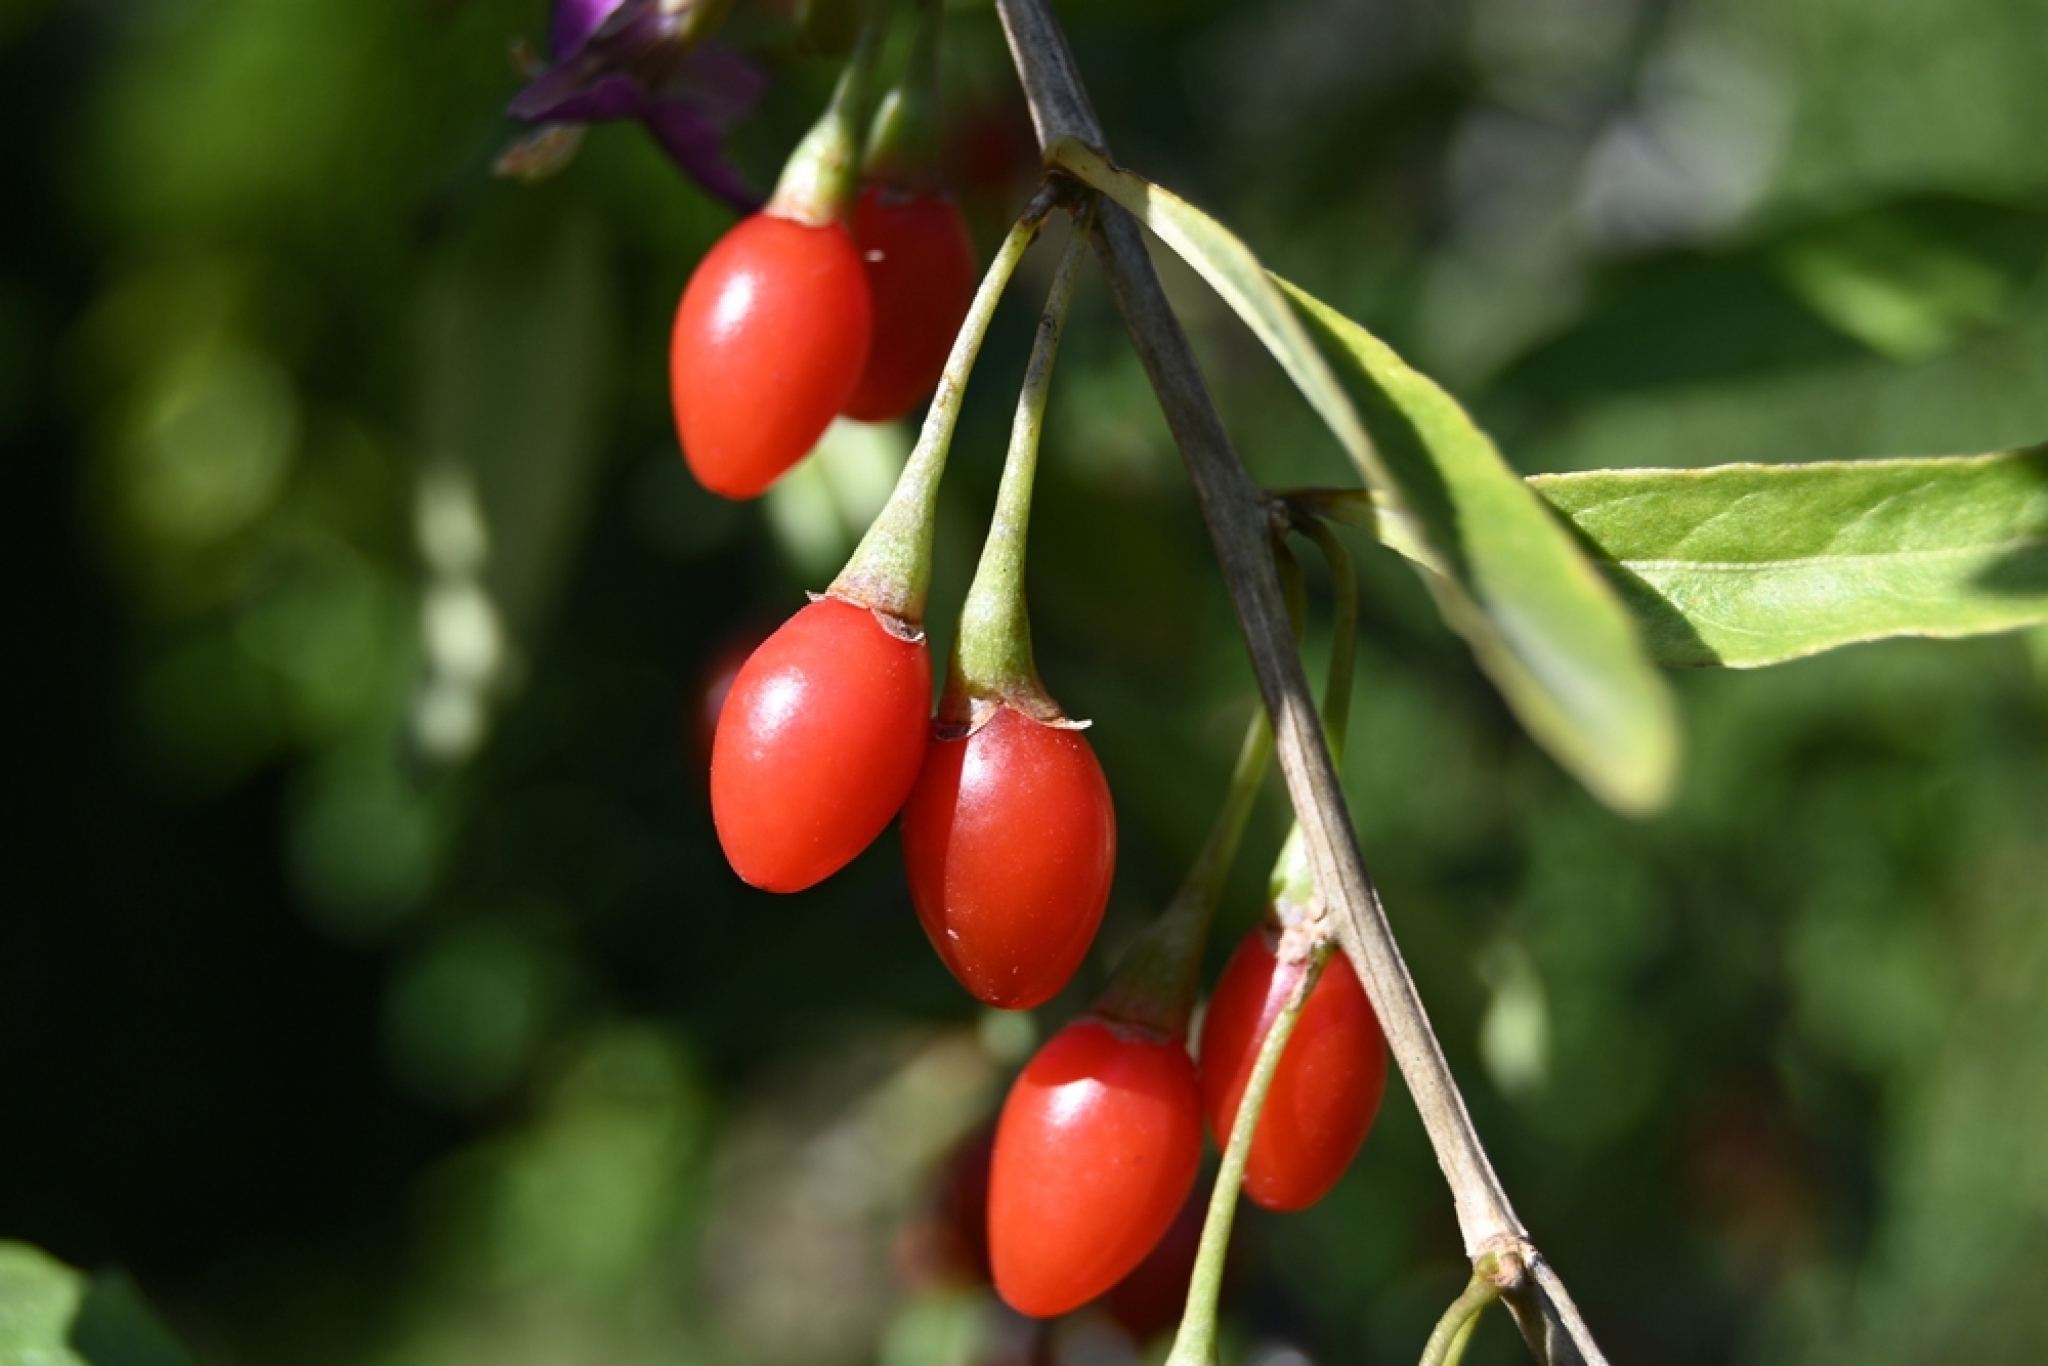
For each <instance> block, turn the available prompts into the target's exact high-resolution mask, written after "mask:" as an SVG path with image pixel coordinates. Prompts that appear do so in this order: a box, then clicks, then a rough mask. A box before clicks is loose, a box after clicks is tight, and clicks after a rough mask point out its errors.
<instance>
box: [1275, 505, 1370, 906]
mask: <svg viewBox="0 0 2048 1366" xmlns="http://www.w3.org/2000/svg"><path fill="white" fill-rule="evenodd" d="M1302 529H1303V530H1304V531H1305V532H1306V534H1307V535H1308V537H1309V539H1310V540H1312V541H1314V542H1315V543H1316V547H1317V549H1319V550H1321V551H1322V552H1323V558H1324V560H1326V561H1327V562H1328V563H1329V566H1330V583H1331V599H1332V600H1331V605H1330V673H1329V677H1328V678H1327V679H1326V680H1325V681H1324V684H1323V734H1324V736H1325V738H1326V739H1327V740H1328V741H1329V745H1330V762H1331V763H1333V764H1341V763H1343V761H1344V737H1345V732H1346V730H1347V729H1348V728H1349V726H1350V723H1351V680H1352V676H1353V672H1354V669H1355V666H1356V662H1357V658H1358V576H1357V573H1356V572H1355V571H1354V570H1353V568H1352V564H1351V553H1350V552H1349V551H1348V550H1346V549H1345V548H1344V542H1343V541H1342V540H1340V539H1339V538H1338V536H1337V533H1336V532H1335V531H1333V530H1331V528H1330V526H1329V524H1328V523H1326V522H1324V521H1322V520H1321V519H1320V518H1315V517H1310V518H1307V519H1306V526H1305V527H1303V528H1302ZM1299 578H1300V569H1299V567H1298V566H1297V567H1296V570H1295V579H1294V580H1292V581H1288V580H1286V579H1284V578H1283V581H1282V587H1283V588H1284V589H1285V590H1286V592H1287V594H1288V610H1289V611H1292V612H1296V613H1299V611H1300V610H1301V609H1300V607H1299V606H1298V605H1297V603H1296V601H1295V596H1294V595H1295V594H1296V593H1298V592H1300V591H1301V586H1300V582H1299ZM1296 620H1297V621H1299V620H1300V618H1299V616H1298V615H1297V617H1296ZM1299 630H1300V628H1299V627H1298V626H1297V627H1296V631H1297V633H1298V632H1299ZM1315 893H1316V885H1315V874H1314V871H1313V870H1312V869H1311V868H1310V866H1309V858H1308V844H1307V841H1306V839H1305V837H1304V836H1303V834H1302V829H1301V822H1299V821H1296V822H1295V823H1294V824H1293V825H1292V826H1290V827H1289V828H1288V831H1287V839H1286V841H1285V842H1284V843H1283V844H1282V845H1281V846H1280V857H1279V858H1277V859H1275V860H1274V861H1273V877H1272V881H1271V883H1270V887H1269V894H1268V895H1269V899H1270V900H1271V902H1272V907H1273V915H1274V917H1275V918H1276V919H1277V920H1278V921H1279V922H1280V925H1281V927H1282V928H1283V929H1285V928H1286V927H1288V926H1290V925H1293V924H1295V923H1297V922H1298V921H1300V920H1303V919H1305V918H1307V917H1308V916H1309V915H1311V914H1314V913H1316V912H1317V910H1318V907H1317V906H1316V903H1315Z"/></svg>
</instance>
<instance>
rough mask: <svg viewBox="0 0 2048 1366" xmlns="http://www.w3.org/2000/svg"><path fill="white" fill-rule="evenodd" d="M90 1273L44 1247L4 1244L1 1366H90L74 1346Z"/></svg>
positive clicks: (0, 1256) (0, 1258)
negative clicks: (75, 1327)
mask: <svg viewBox="0 0 2048 1366" xmlns="http://www.w3.org/2000/svg"><path fill="white" fill-rule="evenodd" d="M84 1298H85V1277H84V1276H82V1275H80V1274H79V1273H78V1272H76V1271H73V1270H72V1269H71V1268H70V1267H68V1266H66V1265H64V1263H62V1262H60V1261H58V1260H57V1259H56V1258H55V1257H52V1256H50V1254H49V1253H47V1252H44V1251H43V1250H42V1249H41V1248H36V1247H31V1246H29V1245H28V1244H27V1243H15V1242H0V1366H86V1363H85V1359H84V1358H83V1357H81V1356H79V1355H78V1354H77V1353H76V1352H74V1351H72V1350H71V1346H70V1343H69V1338H70V1334H71V1321H72V1319H73V1318H75V1317H77V1314H78V1306H79V1302H80V1301H82V1300H83V1299H84Z"/></svg>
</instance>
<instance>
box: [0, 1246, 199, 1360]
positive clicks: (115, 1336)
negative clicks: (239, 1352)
mask: <svg viewBox="0 0 2048 1366" xmlns="http://www.w3.org/2000/svg"><path fill="white" fill-rule="evenodd" d="M0 1366H192V1355H191V1353H189V1352H187V1351H186V1350H185V1347H184V1345H183V1344H182V1343H180V1342H179V1341H178V1339H177V1338H176V1337H175V1336H173V1335H172V1333H171V1331H170V1329H168V1328H166V1327H164V1325H163V1323H162V1321H161V1320H159V1319H158V1318H157V1316H156V1311H155V1310H153V1309H151V1308H150V1307H149V1301H148V1300H147V1299H145V1298H143V1294H142V1291H141V1289H140V1288H139V1287H137V1286H136V1284H135V1281H134V1280H133V1279H132V1278H131V1277H130V1276H129V1275H128V1273H127V1272H125V1271H122V1270H119V1269H118V1268H116V1269H112V1270H107V1271H101V1272H99V1273H97V1274H95V1275H93V1276H91V1277H89V1278H88V1277H87V1276H86V1275H84V1274H83V1273H82V1272H79V1271H76V1270H73V1269H72V1268H71V1267H68V1266H66V1265H64V1263H62V1262H60V1261H58V1260H57V1259H56V1258H55V1257H52V1256H51V1255H50V1254H49V1253H47V1252H45V1251H43V1250H42V1249H41V1248H39V1247H34V1246H31V1245H30V1244H28V1243H17V1242H8V1241H4V1240H0Z"/></svg>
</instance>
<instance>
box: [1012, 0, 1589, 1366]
mask: <svg viewBox="0 0 2048 1366" xmlns="http://www.w3.org/2000/svg"><path fill="white" fill-rule="evenodd" d="M997 11H998V13H999V14H1000V15H1001V17H1002V21H1003V29H1004V32H1005V34H1006V35H1007V36H1008V38H1009V43H1010V51H1011V55H1012V57H1013V58H1014V59H1015V61H1016V65H1017V71H1018V74H1019V77H1020V79H1021V80H1022V82H1023V85H1024V95H1025V99H1026V101H1027V102H1028V103H1029V105H1030V108H1031V117H1032V121H1033V123H1034V125H1035V126H1036V128H1037V131H1038V137H1039V143H1040V145H1041V146H1044V145H1046V144H1049V143H1051V142H1054V141H1057V140H1058V139H1060V138H1062V137H1075V138H1078V139H1080V140H1082V141H1084V142H1086V143H1088V144H1090V145H1091V146H1093V147H1095V148H1097V149H1098V150H1100V151H1102V152H1103V154H1104V155H1105V156H1107V155H1108V154H1109V152H1108V145H1107V141H1106V139H1105V138H1104V136H1103V133H1102V126H1101V124H1100V122H1099V121H1098V120H1097V118H1096V116H1095V110H1094V107H1093V105H1092V104H1091V102H1090V101H1089V99H1088V95H1087V91H1086V89H1085V88H1084V87H1083V85H1082V82H1081V79H1080V75H1079V72H1078V71H1077V69H1076V68H1075V65H1074V59H1073V54H1072V53H1071V51H1070V50H1069V49H1068V47H1067V41H1066V35H1065V33H1064V32H1063V31H1062V30H1061V28H1060V26H1059V22H1058V20H1057V19H1056V18H1054V16H1053V14H1052V12H1051V11H1050V9H1048V8H1047V5H1046V0H997ZM1097 249H1098V251H1099V253H1100V255H1101V257H1102V261H1103V266H1104V269H1105V272H1106V273H1107V275H1108V277H1109V282H1110V289H1111V291H1112V293H1113V294H1114V295H1115V297H1116V301H1117V307H1118V309H1119V310H1120V311H1121V312H1122V314H1123V318H1124V326H1125V328H1126V329H1127V330H1128V331H1129V332H1130V334H1131V340H1132V343H1133V344H1134V345H1135V346H1136V348H1137V351H1138V356H1139V359H1140V360H1141V361H1142V362H1143V364H1144V366H1145V372H1146V374H1147V375H1148V376H1149V377H1150V379H1151V381H1152V387H1153V389H1154V391H1155V392H1156V393H1157V395H1158V398H1159V404H1160V407H1161V409H1162V410H1163V411H1164V413H1165V416H1166V422H1167V426H1168V427H1169V428H1170V429H1171V430H1172V432H1173V436H1174V440H1175V442H1176V443H1177V444H1178V445H1179V447H1180V451H1181V457H1182V459H1183V461H1184V462H1185V463H1186V465H1187V469H1188V474H1189V477H1190V479H1191V480H1192V482H1193V483H1194V486H1195V493H1196V496H1197V498H1198V499H1199V501H1200V503H1201V507H1202V515H1203V517H1204V519H1205V520H1206V521H1207V523H1208V526H1209V534H1210V537H1211V539H1212V540H1213V541H1214V542H1215V546H1216V553H1217V558H1218V559H1219V561H1220V562H1221V564H1222V568H1223V575H1224V580H1225V582H1226V583H1227V584H1228V586H1229V589H1230V595H1231V600H1232V602H1233V603H1234V605H1235V606H1236V609H1237V614H1238V620H1239V623H1240V625H1241V626H1242V628H1243V631H1244V636H1245V643H1246V645H1247V646H1248V647H1249V648H1250V652H1251V657H1252V667H1253V671H1254V673H1255V674H1256V675H1257V677H1258V682H1259V691H1260V692H1261V694H1262V695H1263V696H1264V698H1265V702H1266V709H1267V711H1268V713H1269V714H1270V715H1271V716H1272V718H1273V733H1274V739H1275V743H1276V746H1277V749H1278V753H1279V757H1280V766H1281V771H1282V773H1283V774H1284V775H1285V777H1286V780H1287V791H1288V796H1289V797H1290V799H1291V800H1292V801H1293V803H1294V809H1295V812H1296V815H1297V818H1298V819H1299V820H1300V822H1301V825H1302V829H1303V832H1304V834H1305V836H1306V838H1307V841H1308V848H1309V858H1310V861H1311V863H1312V864H1313V866H1314V868H1315V876H1316V883H1317V885H1318V887H1319V888H1321V889H1322V891H1323V895H1324V900H1325V902H1326V904H1327V907H1328V910H1329V912H1330V913H1331V914H1332V915H1333V916H1334V917H1335V920H1336V928H1337V935H1338V939H1339V942H1340V943H1341V944H1342V945H1343V948H1344V952H1345V954H1346V955H1347V956H1348V957H1349V958H1350V959H1351V962H1352V966H1353V967H1354V968H1356V969H1357V971H1358V975H1359V978H1360V980H1361V981H1362V982H1363V983H1364V985H1365V988H1366V991H1367V993H1368V994H1369V995H1370V996H1371V998H1372V1003H1373V1007H1374V1009H1375V1010H1376V1011H1377V1012H1378V1013H1379V1017H1380V1023H1381V1026H1382V1027H1383V1028H1384V1030H1385V1031H1386V1035H1387V1041H1388V1044H1389V1046H1390V1047H1391V1049H1392V1051H1393V1054H1394V1059H1395V1062H1396V1063H1397V1064H1398V1065H1399V1067H1400V1069H1401V1075H1402V1077H1403V1079H1404V1080H1405V1081H1406V1082H1407V1084H1408V1089H1409V1092H1410V1093H1411V1094H1412V1095H1413V1096H1414V1099H1415V1104H1416V1109H1417V1110H1418V1111H1419V1112H1420V1113H1421V1116H1422V1121H1423V1125H1424V1127H1425V1128H1426V1129H1427V1131H1428V1133H1429V1139H1430V1144H1431V1146H1432V1147H1433V1148H1434V1149H1435V1150H1436V1156H1437V1161H1438V1163H1439V1164H1440V1165H1441V1166H1442V1167H1443V1170H1444V1176H1445V1179H1446V1180H1447V1181H1448V1182H1449V1184H1450V1188H1451V1197H1452V1200H1453V1202H1454V1204H1455V1205H1456V1208H1457V1216H1458V1226H1459V1229H1460V1231H1461V1233H1462V1234H1463V1237H1464V1241H1465V1250H1466V1253H1467V1255H1468V1256H1469V1257H1470V1258H1471V1259H1472V1260H1473V1262H1474V1263H1475V1264H1477V1263H1478V1262H1479V1261H1480V1259H1482V1258H1483V1257H1485V1256H1487V1255H1488V1254H1493V1255H1494V1256H1496V1257H1497V1258H1498V1259H1499V1264H1500V1266H1501V1267H1502V1269H1503V1271H1504V1272H1505V1273H1506V1274H1505V1275H1504V1277H1503V1284H1502V1286H1501V1290H1502V1295H1503V1297H1504V1298H1506V1299H1507V1300H1508V1303H1509V1307H1510V1309H1511V1310H1513V1311H1514V1312H1515V1318H1516V1322H1517V1323H1518V1324H1519V1325H1521V1328H1522V1333H1523V1336H1524V1337H1525V1338H1526V1339H1527V1340H1528V1342H1529V1346H1530V1348H1531V1350H1532V1351H1534V1352H1535V1353H1536V1355H1537V1358H1538V1360H1540V1361H1542V1362H1545V1363H1546V1364H1547V1366H1567V1363H1570V1364H1572V1366H1606V1359H1605V1358H1604V1357H1603V1356H1602V1355H1601V1354H1600V1350H1599V1348H1597V1347H1596V1346H1594V1345H1593V1341H1592V1338H1591V1336H1590V1335H1589V1334H1588V1333H1587V1332H1586V1329H1585V1325H1584V1323H1583V1322H1582V1321H1581V1320H1580V1318H1579V1315H1578V1311H1577V1309H1576V1308H1575V1307H1574V1306H1573V1305H1572V1303H1571V1300H1570V1298H1569V1297H1568V1296H1567V1295H1566V1294H1565V1291H1564V1286H1563V1284H1562V1283H1561V1282H1560V1281H1558V1280H1557V1277H1556V1275H1555V1273H1553V1272H1550V1269H1549V1268H1548V1266H1546V1265H1544V1263H1543V1262H1542V1260H1541V1258H1540V1257H1539V1256H1538V1254H1537V1252H1536V1249H1535V1248H1534V1246H1533V1245H1531V1244H1530V1242H1529V1239H1528V1234H1527V1232H1526V1231H1525V1230H1524V1229H1523V1227H1522V1223H1521V1220H1520V1219H1519V1218H1518V1217H1517V1216H1516V1214H1515V1212H1514V1207H1513V1206H1512V1205H1511V1204H1510V1203H1509V1201H1508V1198H1507V1192H1506V1191H1505V1190H1504V1189H1503V1188H1502V1187H1501V1184H1500V1179H1499V1177H1498V1176H1496V1175H1495V1174H1494V1170H1493V1165H1492V1163H1491V1162H1490V1161H1489V1160H1488V1158H1487V1156H1486V1151H1485V1149H1484V1148H1483V1147H1481V1145H1480V1142H1479V1136H1478V1133H1477V1132H1476V1130H1475V1129H1474V1128H1473V1125H1472V1119H1471V1116H1470V1114H1469V1113H1468V1112H1467V1111H1466V1108H1465V1102H1464V1098H1463V1097H1462V1096H1461V1095H1460V1094H1459V1092H1458V1088H1457V1083H1456V1082H1455V1080H1454V1079H1453V1078H1452V1076H1451V1071H1450V1066H1449V1064H1448V1063H1446V1062H1445V1060H1444V1056H1443V1049H1442V1047H1441V1046H1440V1045H1439V1044H1438V1042H1437V1039H1436V1034H1435V1032H1434V1031H1433V1030H1432V1029H1431V1028H1430V1024H1429V1017H1428V1014H1427V1012H1426V1011H1425V1010H1424V1008H1423V1005H1422V998H1421V996H1420V995H1419V994H1418V993H1417V992H1416V989H1415V983H1414V981H1413V979H1412V978H1411V977H1410V976H1409V974H1408V968H1407V965H1406V964H1405V963H1404V962H1403V961H1402V959H1401V953H1400V949H1399V948H1398V947H1397V946H1396V944H1395V942H1394V936H1393V930H1392V928H1391V927H1390V926H1389V925H1388V923H1387V918H1386V913H1385V911H1384V910H1383V909H1382V908H1381V906H1380V901H1379V896H1378V894H1377V893H1376V892H1375V891H1374V890H1373V886H1372V882H1371V880H1370V879H1369V878H1368V877H1367V875H1366V871H1365V866H1364V863H1363V861H1362V860H1361V859H1360V857H1359V853H1358V846H1357V843H1356V841H1355V840H1354V839H1353V837H1352V833H1351V817H1350V811H1349V809H1348V807H1347V806H1346V804H1345V801H1344V793H1343V790H1342V789H1341V788H1340V787H1339V786H1338V782H1337V774H1336V770H1335V767H1334V765H1333V764H1332V763H1331V761H1330V753H1329V750H1328V748H1327V747H1326V746H1325V745H1324V742H1323V733H1322V726H1321V725H1320V723H1319V722H1318V720H1317V717H1316V708H1315V701H1314V697H1313V695H1312V694H1311V693H1310V691H1309V685H1308V679H1307V676H1306V675H1305V674H1304V673H1303V671H1302V667H1301V660H1300V657H1299V655H1298V654H1297V652H1296V651H1295V649H1294V643H1293V639H1292V635H1291V633H1290V631H1289V628H1288V620H1287V609H1286V606H1285V604H1284V602H1283V599H1282V597H1281V591H1280V582H1279V578H1278V575H1277V574H1276V573H1275V571H1274V568H1273V559H1272V555H1271V553H1270V551H1269V550H1268V546H1269V544H1270V539H1269V538H1270V535H1271V531H1272V524H1273V519H1274V518H1275V517H1276V516H1277V515H1284V514H1280V513H1279V512H1278V511H1277V509H1276V508H1275V507H1274V506H1273V505H1272V504H1271V502H1270V500H1268V499H1267V498H1266V497H1265V496H1264V495H1263V494H1262V493H1261V492H1260V491H1259V489H1258V488H1257V487H1256V486H1255V485H1254V484H1253V483H1252V482H1251V478H1250V476H1249V475H1247V474H1246V473H1245V470H1244V465H1243V463H1242V462H1241V461H1240V460H1239V459H1238V456H1237V452H1236V450H1235V449H1234V448H1233V447H1232V445H1231V442H1230V437H1229V435H1228V433H1226V432H1225V431H1224V429H1223V421H1222V419H1221V417H1219V416H1218V414H1217V412H1216V406H1215V404H1214V402H1213V401H1212V400H1211V399H1210V397H1209V392H1208V389H1207V386H1206V385H1205V384H1204V383H1203V380H1202V375H1201V370H1200V367H1199V365H1198V364H1197V362H1196V360H1195V356H1194V351H1193V349H1192V348H1191V347H1190V346H1189V344H1188V339H1187V335H1186V333H1185V332H1183V331H1182V330H1181V326H1180V323H1179V320H1178V319H1176V318H1175V317H1174V315H1173V312H1172V310H1171V308H1169V306H1168V305H1167V301H1166V296H1165V293H1164V291H1163V290H1161V288H1160V285H1159V277H1158V275H1157V274H1156V273H1155V272H1154V270H1153V268H1152V261H1151V257H1150V256H1149V255H1148V254H1147V253H1146V249H1145V242H1144V238H1143V236H1142V234H1141V231H1140V229H1139V227H1138V224H1137V223H1136V222H1135V221H1134V220H1133V219H1132V218H1131V217H1130V216H1129V215H1128V214H1126V213H1124V212H1123V211H1122V210H1120V209H1118V208H1116V207H1115V206H1114V205H1111V204H1107V203H1105V204H1104V205H1103V214H1102V219H1101V227H1100V236H1099V238H1098V241H1097ZM1530 1268H1533V1269H1534V1272H1535V1274H1533V1275H1531V1274H1525V1269H1530Z"/></svg>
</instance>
